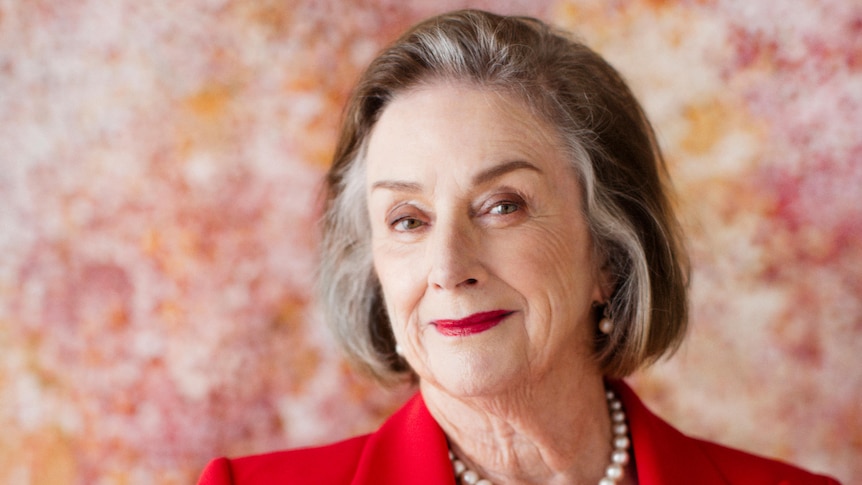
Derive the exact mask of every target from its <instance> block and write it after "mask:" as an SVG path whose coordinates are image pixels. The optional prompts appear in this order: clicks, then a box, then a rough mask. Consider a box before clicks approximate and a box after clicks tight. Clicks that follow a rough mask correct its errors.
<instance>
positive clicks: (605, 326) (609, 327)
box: [599, 318, 614, 335]
mask: <svg viewBox="0 0 862 485" xmlns="http://www.w3.org/2000/svg"><path fill="white" fill-rule="evenodd" d="M599 330H600V331H601V332H602V333H603V334H605V335H608V334H609V333H611V332H613V330H614V322H613V320H611V319H610V318H602V321H600V322H599Z"/></svg>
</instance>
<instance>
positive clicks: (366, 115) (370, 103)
mask: <svg viewBox="0 0 862 485" xmlns="http://www.w3.org/2000/svg"><path fill="white" fill-rule="evenodd" d="M440 81H448V82H458V83H466V84H470V85H473V86H476V87H479V88H482V89H488V90H492V91H497V92H501V93H505V94H509V95H512V96H514V97H516V98H518V99H521V100H523V101H524V102H525V103H526V105H527V106H529V107H530V109H532V110H533V112H534V113H535V114H536V115H537V116H539V117H542V118H544V119H546V120H548V121H549V122H550V123H551V125H552V126H554V127H556V129H557V130H558V131H559V133H560V135H561V136H562V139H564V140H565V144H566V149H567V150H568V152H569V153H568V159H569V160H570V161H571V163H572V166H573V168H574V169H575V172H576V173H577V176H578V178H579V182H580V184H581V187H582V191H583V211H584V216H585V218H586V220H587V224H588V226H589V230H590V234H591V236H592V239H593V243H594V244H593V246H594V248H595V251H596V256H597V257H598V261H601V262H603V267H604V269H606V270H608V271H609V272H610V274H611V275H612V276H613V279H614V282H615V285H614V291H613V294H612V296H611V298H610V300H609V302H608V303H607V305H609V307H610V308H609V310H610V313H611V315H612V316H613V319H614V321H615V325H614V330H613V331H612V332H611V333H610V334H609V335H604V334H602V333H600V332H598V331H596V340H595V355H596V358H597V359H598V361H599V362H600V365H601V368H602V370H603V372H604V373H605V375H607V376H609V377H623V376H625V375H628V374H630V373H631V372H633V371H634V370H636V369H637V368H638V367H641V366H643V365H645V364H649V363H652V362H654V361H655V360H657V359H658V358H660V357H661V356H662V355H664V354H666V353H668V352H673V351H674V350H675V349H676V348H677V347H678V346H679V344H680V342H681V341H682V339H683V337H684V335H685V330H686V327H687V313H688V301H687V286H688V278H689V267H688V257H687V255H686V253H685V250H684V248H683V243H682V235H681V231H680V228H679V224H678V222H677V220H676V218H675V216H674V214H673V210H672V207H671V203H670V200H669V197H670V191H669V189H668V187H667V186H668V180H669V178H668V175H667V169H666V166H665V162H664V159H663V157H662V154H661V151H660V150H659V147H658V144H657V142H656V139H655V134H654V132H653V129H652V126H651V125H650V123H649V121H648V120H647V118H646V116H645V114H644V112H643V109H642V108H641V106H640V104H639V103H638V102H637V100H636V99H635V97H634V95H633V94H632V93H631V91H630V89H629V88H628V86H627V85H626V83H625V81H624V80H623V79H622V77H621V76H620V74H619V73H618V72H617V71H616V70H615V69H614V68H613V67H611V66H610V65H609V64H608V63H607V62H606V61H605V60H604V59H602V58H601V57H600V56H599V55H598V54H596V53H595V52H593V51H592V50H590V49H589V48H588V47H587V46H585V45H584V44H582V43H580V42H578V41H576V40H573V39H571V38H570V37H569V36H568V35H566V34H565V33H562V32H558V31H555V30H554V29H552V28H550V27H549V26H547V25H546V24H544V23H542V22H541V21H539V20H536V19H533V18H527V17H503V16H498V15H494V14H491V13H487V12H482V11H476V10H462V11H457V12H452V13H448V14H444V15H440V16H437V17H433V18H430V19H428V20H425V21H424V22H421V23H419V24H417V25H416V26H414V27H413V28H412V29H410V30H409V31H408V32H406V33H405V34H404V35H403V36H401V37H400V38H399V39H398V40H396V41H395V42H394V43H393V44H392V45H391V46H389V47H388V48H387V49H385V50H384V51H383V52H382V53H381V54H380V55H379V56H378V57H377V58H376V59H374V61H373V62H372V63H371V64H370V66H369V67H368V69H367V70H366V71H365V73H364V74H363V75H362V77H361V79H360V81H359V83H358V85H357V87H356V89H355V91H354V92H353V94H352V96H351V98H350V100H349V102H348V105H347V109H346V114H345V119H344V121H343V124H342V130H341V134H340V139H339V141H338V145H337V147H336V153H335V156H334V160H333V163H332V166H331V168H330V170H329V173H328V174H327V179H326V189H327V195H326V197H327V198H326V208H325V215H324V219H323V246H322V254H321V266H320V272H321V273H320V280H319V281H320V288H319V289H320V296H321V303H322V304H323V306H324V312H325V315H326V318H327V321H328V322H329V324H330V325H331V326H332V328H333V329H334V332H335V335H336V338H337V339H338V341H339V342H340V343H341V345H342V346H343V347H344V349H345V350H346V352H347V355H348V356H349V357H350V358H351V360H352V361H354V363H356V364H358V365H359V366H360V367H362V368H364V369H366V370H368V371H370V372H371V373H372V374H373V375H375V376H377V377H378V378H379V379H380V380H381V381H384V382H387V381H393V380H398V378H399V377H402V378H403V377H408V378H415V375H414V374H413V372H412V371H411V370H410V368H409V366H408V365H407V363H406V362H405V361H404V360H403V359H401V358H400V357H398V356H397V355H396V353H395V340H394V337H393V334H392V329H391V326H390V322H389V319H388V316H387V314H386V310H385V305H384V302H383V295H382V292H381V289H380V283H379V281H378V279H377V276H376V275H375V273H374V269H373V262H372V257H371V247H370V239H371V229H370V221H369V220H368V213H367V207H366V200H365V176H364V174H365V146H366V144H367V141H368V138H369V136H370V134H371V131H372V129H373V127H374V124H375V123H376V122H377V120H378V119H379V117H380V114H381V113H382V111H383V110H384V109H385V108H386V106H387V105H388V103H389V102H391V101H392V99H393V98H394V97H396V96H397V95H399V94H401V93H404V92H406V91H408V90H410V89H415V88H417V87H419V86H422V85H424V84H430V83H433V82H440ZM417 116H421V114H418V115H417ZM602 310H603V308H597V309H595V311H594V313H595V318H596V320H597V321H598V318H599V316H600V313H601V312H602Z"/></svg>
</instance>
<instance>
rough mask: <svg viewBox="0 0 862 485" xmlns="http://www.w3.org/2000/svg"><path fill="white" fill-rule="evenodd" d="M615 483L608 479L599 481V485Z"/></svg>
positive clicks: (612, 484)
mask: <svg viewBox="0 0 862 485" xmlns="http://www.w3.org/2000/svg"><path fill="white" fill-rule="evenodd" d="M616 483H617V481H616V480H613V479H610V478H608V477H605V478H602V479H601V480H599V485H616Z"/></svg>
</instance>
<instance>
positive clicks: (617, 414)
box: [611, 411, 626, 423]
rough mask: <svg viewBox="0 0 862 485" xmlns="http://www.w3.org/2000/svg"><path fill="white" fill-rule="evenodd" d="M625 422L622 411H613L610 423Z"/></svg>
mask: <svg viewBox="0 0 862 485" xmlns="http://www.w3.org/2000/svg"><path fill="white" fill-rule="evenodd" d="M625 420H626V414H625V413H624V412H622V411H614V412H613V413H611V421H613V422H615V423H622V422H623V421H625Z"/></svg>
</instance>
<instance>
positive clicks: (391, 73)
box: [200, 11, 836, 485]
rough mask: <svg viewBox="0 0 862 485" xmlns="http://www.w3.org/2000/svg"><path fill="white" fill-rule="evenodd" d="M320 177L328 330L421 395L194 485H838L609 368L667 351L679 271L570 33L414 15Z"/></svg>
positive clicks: (619, 125)
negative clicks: (661, 402)
mask: <svg viewBox="0 0 862 485" xmlns="http://www.w3.org/2000/svg"><path fill="white" fill-rule="evenodd" d="M327 183H328V185H327V187H328V199H327V202H328V203H327V207H326V215H325V225H324V245H323V263H322V276H321V289H322V298H323V302H324V304H325V305H326V310H327V312H328V315H327V317H328V320H329V321H330V323H331V325H332V326H333V327H334V329H335V332H336V334H337V336H338V338H339V340H340V342H341V343H342V344H343V346H344V348H345V349H346V351H347V353H348V354H349V355H350V356H351V357H352V358H353V360H354V361H356V362H357V363H358V364H359V365H360V366H362V367H364V368H365V369H367V370H369V371H371V372H372V373H373V374H375V375H376V376H378V377H379V378H380V379H381V380H382V381H389V382H391V381H397V380H402V379H409V380H412V381H414V382H415V383H416V385H417V386H418V393H417V395H416V396H415V397H414V398H413V399H411V400H410V401H409V402H407V404H406V405H405V406H404V407H403V408H402V409H401V410H400V411H398V412H397V413H396V414H395V415H393V416H392V417H391V418H390V419H389V420H388V421H387V422H386V423H385V424H383V426H382V427H381V428H380V429H379V430H378V431H377V432H375V433H372V434H370V435H366V436H361V437H357V438H353V439H350V440H347V441H343V442H340V443H336V444H333V445H329V446H323V447H318V448H310V449H302V450H294V451H285V452H277V453H271V454H267V455H262V456H254V457H245V458H239V459H233V460H229V459H226V458H221V459H219V460H215V461H213V462H212V463H211V464H210V465H209V467H208V468H207V469H206V470H205V471H204V474H203V476H202V477H201V482H200V483H201V484H213V485H214V484H230V483H235V484H255V485H264V484H267V485H268V484H277V483H291V484H374V485H382V484H414V485H415V484H435V485H453V484H457V483H462V484H482V485H487V484H490V483H496V484H527V483H529V484H596V483H599V484H614V483H641V484H677V483H679V484H683V483H684V484H689V483H698V484H718V483H746V484H749V483H836V482H835V481H834V480H831V479H829V478H826V477H822V476H816V475H812V474H809V473H807V472H805V471H803V470H800V469H798V468H795V467H793V466H790V465H787V464H782V463H779V462H776V461H771V460H768V459H765V458H760V457H755V456H752V455H749V454H746V453H743V452H741V451H735V450H731V449H728V448H724V447H722V446H719V445H716V444H712V443H707V442H704V441H700V440H696V439H693V438H689V437H686V436H684V435H682V434H681V433H679V432H678V431H676V430H675V429H673V428H672V427H670V426H669V425H668V424H667V423H665V422H663V421H662V420H661V419H659V418H658V417H656V416H655V415H653V414H652V413H650V411H648V410H647V409H646V408H645V407H644V405H643V404H642V403H641V402H640V401H639V400H638V398H637V397H636V396H635V394H634V393H633V392H632V391H631V389H629V388H628V387H627V386H626V385H625V384H624V383H623V382H622V381H621V380H619V379H620V378H622V377H624V376H626V375H628V374H630V373H631V372H633V371H634V370H636V369H637V368H639V367H641V366H643V365H645V364H649V363H651V362H653V361H655V360H656V359H658V358H659V357H661V356H662V355H664V354H666V353H668V352H670V351H672V350H674V349H675V348H676V347H677V346H678V345H679V343H680V340H681V339H682V337H683V335H684V333H685V328H686V316H687V315H686V313H687V312H686V286H687V274H688V268H687V259H686V255H685V253H684V251H683V248H682V242H681V236H680V231H679V228H678V225H677V222H676V220H675V218H674V215H673V212H672V208H671V202H670V201H669V194H668V189H667V174H666V172H665V166H664V161H663V160H662V156H661V153H660V151H659V149H658V146H657V144H656V141H655V136H654V134H653V130H652V128H651V126H650V124H649V122H648V121H647V119H646V117H645V116H644V113H643V110H642V109H641V107H640V106H639V104H638V102H637V101H636V100H635V98H634V97H633V95H632V93H631V92H630V91H629V89H628V87H627V86H626V84H625V83H624V82H623V80H622V79H621V77H620V75H619V74H618V73H617V72H616V71H615V70H614V69H613V68H612V67H611V66H609V65H608V64H607V63H606V62H605V61H604V60H602V58H601V57H599V56H598V55H597V54H596V53H594V52H593V51H591V50H590V49H589V48H587V47H585V46H584V45H582V44H580V43H578V42H575V41H573V40H571V39H569V38H568V37H567V36H565V35H563V34H561V33H559V32H555V31H554V30H552V29H550V28H549V27H548V26H546V25H545V24H543V23H541V22H539V21H537V20H534V19H529V18H513V17H501V16H497V15H493V14H489V13H485V12H479V11H460V12H454V13H450V14H446V15H442V16H439V17H435V18H432V19H429V20H427V21H425V22H422V23H420V24H419V25H417V26H415V27H414V28H413V29H411V30H410V31H409V32H407V33H406V34H405V35H404V36H402V37H401V38H400V39H398V40H397V41H396V42H395V43H394V44H393V45H392V46H391V47H389V48H388V49H386V50H385V51H384V52H383V53H382V54H381V55H380V56H379V57H377V58H376V59H375V60H374V61H373V62H372V64H371V66H370V67H369V68H368V70H367V71H366V72H365V74H364V76H363V77H362V79H361V81H360V82H359V85H358V87H357V89H356V91H355V93H354V94H353V96H352V97H351V99H350V102H349V105H348V110H347V115H346V120H345V122H344V126H343V129H342V132H341V138H340V140H339V144H338V147H337V150H336V154H335V160H334V163H333V165H332V168H331V170H330V172H329V175H328V178H327Z"/></svg>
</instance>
